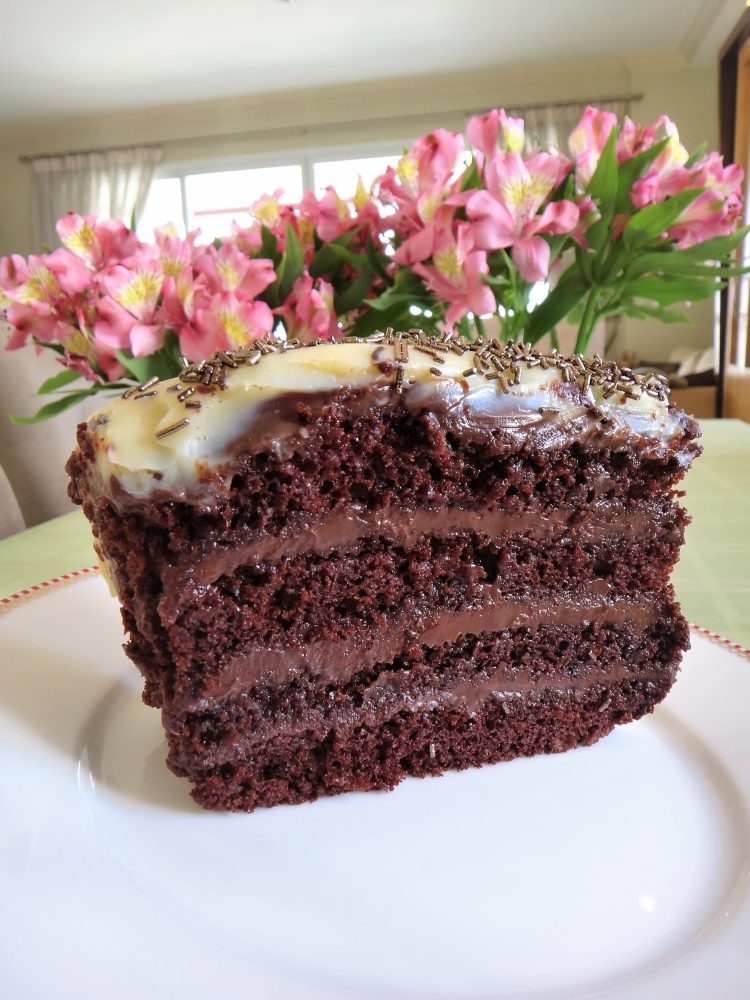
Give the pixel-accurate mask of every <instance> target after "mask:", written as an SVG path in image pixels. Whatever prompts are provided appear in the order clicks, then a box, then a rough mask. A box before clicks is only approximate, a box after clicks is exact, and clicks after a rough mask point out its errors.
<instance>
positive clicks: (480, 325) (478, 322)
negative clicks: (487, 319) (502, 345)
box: [474, 313, 487, 340]
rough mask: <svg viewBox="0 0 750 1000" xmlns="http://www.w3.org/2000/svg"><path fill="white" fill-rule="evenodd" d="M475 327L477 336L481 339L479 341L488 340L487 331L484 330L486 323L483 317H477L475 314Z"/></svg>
mask: <svg viewBox="0 0 750 1000" xmlns="http://www.w3.org/2000/svg"><path fill="white" fill-rule="evenodd" d="M474 326H475V327H476V328H477V336H478V337H479V339H480V340H486V339H487V331H486V330H485V328H484V321H483V320H482V317H481V316H477V314H476V313H474Z"/></svg>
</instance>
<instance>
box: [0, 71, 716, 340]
mask: <svg viewBox="0 0 750 1000" xmlns="http://www.w3.org/2000/svg"><path fill="white" fill-rule="evenodd" d="M628 92H630V93H641V94H642V95H643V100H642V101H641V102H640V103H638V104H637V105H635V107H634V114H635V117H636V118H637V119H638V120H640V121H643V122H647V121H652V120H653V119H655V118H656V117H657V116H658V115H659V114H668V115H669V116H670V117H672V118H673V119H674V120H675V121H676V122H677V124H678V126H679V128H680V133H681V136H682V137H683V140H684V142H685V144H686V145H687V146H688V147H692V146H695V145H697V144H698V143H700V142H702V141H704V140H707V141H708V143H709V144H710V145H712V146H715V145H716V143H717V141H718V122H717V112H716V108H717V90H716V74H715V72H714V70H713V69H712V68H702V69H691V68H689V67H688V66H687V64H686V63H685V61H684V60H683V59H682V58H681V57H680V58H678V57H676V56H674V55H665V56H661V57H657V56H649V57H648V58H638V57H631V58H628V59H619V60H618V59H615V60H604V61H586V62H578V63H557V64H544V65H526V66H518V67H505V68H497V67H494V68H492V67H491V68H487V69H483V70H476V71H472V72H470V73H463V74H460V75H441V76H434V77H413V78H409V77H404V78H402V79H399V80H386V81H375V82H372V83H370V84H354V85H351V86H337V87H329V88H321V89H317V90H311V91H295V92H281V91H279V92H277V93H273V94H268V95H264V96H260V97H252V98H234V99H231V100H221V101H210V102H202V103H192V104H184V105H176V106H171V107H170V106H161V107H159V106H155V107H151V108H145V109H139V110H122V111H118V112H114V113H112V114H110V115H109V116H106V117H103V116H100V115H96V116H82V117H76V118H69V119H60V118H58V119H54V120H48V121H43V122H29V123H23V124H20V125H18V126H15V127H13V128H10V129H8V130H6V132H5V133H4V135H3V136H2V137H0V254H2V253H8V252H10V251H16V252H20V253H29V252H31V251H33V250H34V249H35V248H34V247H32V246H31V210H30V188H31V184H30V174H29V170H28V167H26V166H25V165H24V164H21V163H20V162H19V160H18V158H19V156H20V155H21V154H35V153H36V154H38V153H42V152H62V151H67V150H74V149H83V148H92V147H94V148H96V147H107V146H111V145H122V144H126V143H131V142H158V143H161V144H162V145H163V147H164V157H165V160H166V161H167V162H170V161H171V162H179V161H181V160H193V159H205V158H211V157H218V156H229V155H237V154H251V153H257V152H263V151H269V150H274V149H279V148H300V147H304V146H316V147H319V146H326V145H337V144H345V143H346V144H349V143H356V142H371V141H378V140H387V139H392V138H398V139H401V138H403V137H408V136H416V135H418V134H420V133H421V132H423V131H426V130H428V129H430V128H434V127H437V126H443V127H447V128H456V129H460V128H462V126H463V123H464V122H465V119H466V115H467V114H468V113H470V112H472V111H475V110H478V109H482V108H486V107H489V106H493V105H502V104H507V105H512V104H514V105H516V104H523V103H533V102H543V101H559V100H565V99H587V98H596V97H602V98H603V97H607V96H612V95H617V94H622V93H628ZM692 315H693V317H694V321H695V326H694V327H670V328H667V329H664V328H662V327H661V326H660V325H659V324H655V325H654V326H649V325H648V324H634V323H627V324H625V332H624V334H623V335H622V337H621V342H620V344H618V347H620V348H622V347H623V346H626V347H627V348H629V349H633V350H636V351H637V352H639V353H644V354H645V355H647V356H649V357H652V358H653V357H655V356H656V355H663V356H666V355H667V354H668V353H669V350H670V349H671V348H672V347H673V346H676V345H677V344H680V343H689V344H695V345H696V346H700V345H705V344H707V343H709V342H710V337H711V306H710V305H709V304H705V303H704V304H698V305H696V306H694V307H693V311H692ZM656 338H658V340H657V339H656Z"/></svg>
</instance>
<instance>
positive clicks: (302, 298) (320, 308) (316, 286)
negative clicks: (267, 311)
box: [276, 272, 339, 341]
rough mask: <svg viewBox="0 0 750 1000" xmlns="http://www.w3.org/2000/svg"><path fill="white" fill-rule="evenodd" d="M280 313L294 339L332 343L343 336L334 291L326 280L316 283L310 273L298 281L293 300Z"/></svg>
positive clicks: (278, 311)
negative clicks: (335, 337) (340, 335)
mask: <svg viewBox="0 0 750 1000" xmlns="http://www.w3.org/2000/svg"><path fill="white" fill-rule="evenodd" d="M276 312H277V313H278V315H280V316H281V317H282V319H283V321H284V327H285V328H286V332H287V336H288V337H289V338H290V339H292V338H295V337H296V338H299V339H300V340H304V341H310V340H316V339H318V338H321V339H323V340H330V339H331V337H333V336H335V334H336V333H338V332H339V325H338V317H337V316H336V310H335V308H334V304H333V288H332V287H331V285H330V284H329V283H328V282H327V281H325V280H324V279H322V278H318V279H317V280H315V281H313V278H312V277H311V276H310V275H309V274H308V273H307V272H305V273H304V274H303V275H301V276H300V277H299V278H298V279H297V280H296V281H295V283H294V286H293V287H292V291H291V293H290V295H289V298H288V299H287V301H286V302H285V303H284V305H283V306H281V307H280V308H279V309H277V310H276Z"/></svg>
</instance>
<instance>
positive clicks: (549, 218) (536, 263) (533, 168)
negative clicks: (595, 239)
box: [466, 152, 579, 281]
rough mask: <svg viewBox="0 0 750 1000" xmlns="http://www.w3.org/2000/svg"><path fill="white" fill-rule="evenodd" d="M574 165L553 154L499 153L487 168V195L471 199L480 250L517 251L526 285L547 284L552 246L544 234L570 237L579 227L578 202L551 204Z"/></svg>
mask: <svg viewBox="0 0 750 1000" xmlns="http://www.w3.org/2000/svg"><path fill="white" fill-rule="evenodd" d="M569 166H570V164H569V162H568V161H567V160H566V159H564V158H563V157H561V156H557V155H554V154H551V153H533V154H532V155H531V156H528V157H526V158H525V159H524V158H522V157H521V156H520V155H519V154H518V153H502V152H501V153H495V155H494V156H493V157H492V158H491V159H490V161H489V163H488V164H487V169H486V187H487V190H485V191H476V192H474V193H473V194H472V196H471V197H470V198H469V201H468V204H467V206H466V211H467V214H468V216H469V219H471V220H472V222H473V224H474V225H473V232H474V239H475V241H476V245H477V246H478V247H481V248H482V249H484V250H497V249H501V248H504V247H512V248H513V249H512V255H513V262H514V263H515V265H516V267H517V268H518V271H519V273H520V275H521V277H522V278H524V280H526V281H542V280H544V278H546V277H547V274H548V272H549V258H550V250H549V244H548V243H547V242H546V240H544V239H543V238H542V236H541V235H540V234H541V233H569V232H571V231H572V230H573V229H574V228H575V226H576V224H577V223H578V217H579V212H578V208H577V206H576V205H575V204H574V203H573V202H572V201H556V202H551V203H550V204H548V205H547V206H546V207H545V208H544V211H543V212H542V214H541V215H537V214H536V213H537V212H538V210H539V208H541V206H542V205H543V203H544V202H545V201H546V199H547V198H548V197H549V195H550V193H551V192H552V191H553V190H554V189H555V188H556V187H558V186H559V184H560V183H561V182H562V179H563V178H564V176H565V174H566V173H567V171H568V169H569Z"/></svg>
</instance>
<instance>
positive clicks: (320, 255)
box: [309, 229, 357, 280]
mask: <svg viewBox="0 0 750 1000" xmlns="http://www.w3.org/2000/svg"><path fill="white" fill-rule="evenodd" d="M356 232H357V230H356V229H350V230H349V231H348V232H346V233H342V235H341V236H337V237H336V239H335V240H331V242H330V243H323V244H322V246H321V247H320V248H319V249H318V250H317V251H316V252H315V254H314V255H313V259H312V260H311V261H310V267H309V271H310V274H311V275H312V276H313V278H322V277H326V278H328V279H329V280H330V277H331V272H332V271H334V270H335V268H336V267H338V265H339V264H341V262H342V257H341V256H340V254H341V251H342V250H346V247H347V245H348V244H349V243H351V241H352V239H353V238H354V236H355V234H356ZM355 256H356V255H355Z"/></svg>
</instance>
